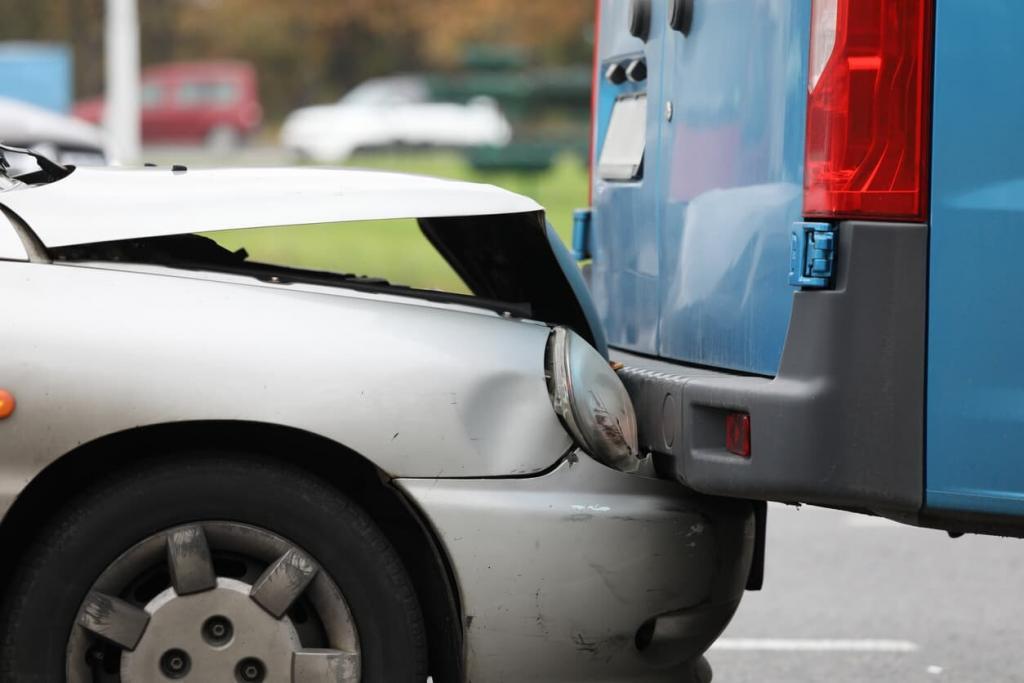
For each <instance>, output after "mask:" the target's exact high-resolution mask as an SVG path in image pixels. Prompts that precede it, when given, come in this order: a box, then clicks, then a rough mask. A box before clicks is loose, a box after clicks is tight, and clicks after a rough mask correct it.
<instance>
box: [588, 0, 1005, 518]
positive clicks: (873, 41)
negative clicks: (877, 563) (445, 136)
mask: <svg viewBox="0 0 1024 683" xmlns="http://www.w3.org/2000/svg"><path fill="white" fill-rule="evenodd" d="M598 12H599V24H598V25H599V30H598V37H597V45H596V58H595V71H594V79H595V91H594V138H593V152H592V176H593V181H592V187H591V191H592V209H591V211H590V212H588V213H584V214H581V215H580V216H578V222H577V233H576V236H575V247H576V250H577V255H578V257H580V258H587V259H592V260H591V262H590V265H589V266H588V270H589V272H588V276H589V281H590V286H591V290H592V293H593V295H594V299H595V301H596V304H597V307H598V309H599V314H600V316H601V318H602V320H603V323H604V326H605V329H606V331H607V334H608V341H609V344H610V345H611V346H612V349H613V357H614V358H616V359H617V360H619V361H621V362H623V363H624V364H625V368H624V369H623V371H622V373H621V374H622V376H623V378H624V380H625V381H626V383H627V385H628V386H629V388H630V391H631V393H632V394H633V397H634V400H635V402H636V404H637V410H638V413H639V418H640V432H641V435H640V437H641V441H642V443H643V445H644V446H645V447H646V448H647V449H649V450H650V451H651V452H653V453H654V454H655V457H656V459H657V462H658V466H659V468H660V469H661V471H662V472H664V473H669V474H671V475H672V476H675V477H677V478H678V479H679V480H680V481H682V482H684V483H685V484H686V485H688V486H689V487H691V488H693V489H695V490H697V491H699V492H703V493H708V494H716V495H723V496H734V497H741V498H749V499H755V500H776V501H784V502H794V503H795V502H803V503H811V504H817V505H823V506H831V507H837V508H844V509H849V510H855V511H861V512H867V513H871V514H876V515H884V516H886V517H890V518H892V519H897V520H901V521H904V522H908V523H912V524H917V525H922V526H932V527H938V528H943V529H947V530H949V531H951V532H965V531H971V532H987V533H1000V534H1017V535H1021V534H1024V522H1022V520H1024V466H1022V464H1021V463H1019V462H1018V458H1021V457H1022V456H1020V455H1018V454H1017V452H1018V450H1019V449H1020V446H1019V444H1021V443H1022V442H1024V357H1022V355H1021V351H1022V350H1024V315H1022V313H1021V308H1020V303H1019V302H1020V299H1021V294H1022V293H1024V285H1022V284H1021V280H1020V272H1021V271H1020V268H1019V266H1018V265H1016V261H1015V259H1016V257H1015V256H1014V249H1016V248H1019V247H1021V246H1024V160H1022V158H1024V157H1022V150H1024V142H1022V140H1021V138H1020V136H1019V135H1018V130H1019V126H1020V124H1021V122H1022V121H1024V95H1022V94H1021V88H1020V87H1019V85H1020V81H1019V77H1016V76H1014V74H1016V73H1018V71H1019V68H1020V64H1022V63H1024V42H1022V41H1021V40H1020V31H1019V27H1020V26H1021V25H1022V24H1024V3H1022V2H1018V1H1017V0H985V1H984V2H968V1H967V0H632V1H630V0H600V1H599V2H598Z"/></svg>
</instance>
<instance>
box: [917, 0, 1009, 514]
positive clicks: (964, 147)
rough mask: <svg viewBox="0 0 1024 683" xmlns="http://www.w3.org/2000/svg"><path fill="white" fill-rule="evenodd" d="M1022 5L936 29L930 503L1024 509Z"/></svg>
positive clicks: (972, 10)
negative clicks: (1019, 256)
mask: <svg viewBox="0 0 1024 683" xmlns="http://www.w3.org/2000/svg"><path fill="white" fill-rule="evenodd" d="M1022 25H1024V3H1021V2H1008V1H1005V2H960V1H955V0H940V2H938V3H937V10H936V25H935V74H936V76H935V85H934V105H933V124H932V126H933V128H932V140H933V144H932V201H931V233H930V234H931V243H930V272H929V321H928V389H927V421H926V424H927V428H926V429H927V433H926V436H927V467H926V482H927V483H926V497H925V499H926V505H927V507H929V508H931V509H933V510H968V511H975V512H982V513H992V514H1003V515H1024V455H1022V449H1021V444H1024V314H1022V305H1021V299H1022V296H1021V295H1022V292H1024V287H1022V285H1021V273H1022V271H1021V266H1020V263H1019V261H1018V254H1019V253H1024V163H1022V161H1021V159H1022V156H1024V142H1022V139H1021V136H1020V129H1021V123H1022V122H1024V92H1022V91H1021V88H1020V87H1019V83H1020V66H1021V64H1024V43H1022V42H1021V39H1020V27H1021V26H1022Z"/></svg>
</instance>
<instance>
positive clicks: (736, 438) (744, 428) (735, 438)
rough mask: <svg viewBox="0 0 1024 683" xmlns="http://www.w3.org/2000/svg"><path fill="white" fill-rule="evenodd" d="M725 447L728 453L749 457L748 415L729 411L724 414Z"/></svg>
mask: <svg viewBox="0 0 1024 683" xmlns="http://www.w3.org/2000/svg"><path fill="white" fill-rule="evenodd" d="M725 448H726V450H728V451H729V452H730V453H735V454H736V455H742V456H743V457H744V458H749V457H750V415H747V414H746V413H729V414H728V415H726V416H725Z"/></svg>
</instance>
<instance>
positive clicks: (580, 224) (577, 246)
mask: <svg viewBox="0 0 1024 683" xmlns="http://www.w3.org/2000/svg"><path fill="white" fill-rule="evenodd" d="M591 216H592V213H591V211H590V209H576V210H575V211H573V212H572V255H573V256H574V257H575V258H576V260H577V261H583V260H585V259H588V258H590V224H591V222H592V221H591Z"/></svg>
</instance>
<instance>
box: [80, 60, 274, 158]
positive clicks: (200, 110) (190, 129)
mask: <svg viewBox="0 0 1024 683" xmlns="http://www.w3.org/2000/svg"><path fill="white" fill-rule="evenodd" d="M140 98H141V106H142V139H143V141H144V142H203V143H206V144H207V145H209V146H212V147H221V148H225V147H233V146H235V145H238V144H240V143H241V142H242V141H243V140H244V139H245V137H246V136H248V135H249V134H250V133H252V132H253V131H255V130H256V128H257V127H259V125H260V122H261V120H262V119H263V108H262V107H261V106H260V100H259V92H258V89H257V84H256V70H255V69H254V68H253V66H252V65H251V64H249V63H247V62H239V61H217V62H174V63H169V64H159V65H156V66H151V67H149V68H147V69H145V70H144V71H143V72H142V92H141V95H140ZM75 116H78V117H80V118H83V119H85V120H86V121H92V122H94V123H99V122H100V120H101V119H102V118H103V99H102V98H100V97H96V98H93V99H90V100H84V101H82V102H79V103H78V104H76V105H75Z"/></svg>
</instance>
